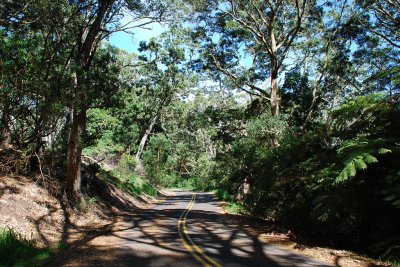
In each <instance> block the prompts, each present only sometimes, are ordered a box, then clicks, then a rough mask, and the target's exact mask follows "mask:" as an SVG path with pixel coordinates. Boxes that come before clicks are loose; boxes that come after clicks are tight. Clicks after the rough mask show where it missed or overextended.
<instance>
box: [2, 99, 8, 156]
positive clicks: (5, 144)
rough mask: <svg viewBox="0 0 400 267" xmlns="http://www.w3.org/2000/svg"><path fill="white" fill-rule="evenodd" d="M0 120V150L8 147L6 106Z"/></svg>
mask: <svg viewBox="0 0 400 267" xmlns="http://www.w3.org/2000/svg"><path fill="white" fill-rule="evenodd" d="M1 113H2V114H1V118H0V149H1V148H9V147H10V131H9V129H8V120H7V118H8V113H9V112H8V105H5V106H4V108H3V110H2V112H1Z"/></svg>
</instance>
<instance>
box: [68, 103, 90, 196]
mask: <svg viewBox="0 0 400 267" xmlns="http://www.w3.org/2000/svg"><path fill="white" fill-rule="evenodd" d="M85 128H86V109H81V110H80V111H78V112H75V110H74V113H73V121H72V126H71V131H70V135H69V142H68V166H67V193H68V196H69V197H70V199H71V200H72V201H73V202H77V201H78V200H79V199H80V197H81V156H82V141H83V140H82V139H83V134H84V131H85Z"/></svg>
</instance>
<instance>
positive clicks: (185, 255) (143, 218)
mask: <svg viewBox="0 0 400 267" xmlns="http://www.w3.org/2000/svg"><path fill="white" fill-rule="evenodd" d="M191 197H192V195H191V194H190V193H187V194H179V195H177V196H175V197H173V198H170V199H168V200H166V201H165V202H163V203H162V204H160V205H158V206H157V207H156V209H148V210H138V211H136V212H135V213H132V212H131V213H124V214H122V215H120V216H119V217H118V219H117V220H116V221H115V222H114V223H112V224H110V225H107V226H106V227H104V229H98V230H97V231H92V232H88V233H86V235H85V238H82V239H79V240H75V241H74V242H72V243H71V244H70V248H69V249H68V250H67V251H65V252H64V253H63V255H60V257H58V258H57V260H56V261H54V262H53V263H51V264H49V266H174V267H178V266H202V264H200V263H199V262H198V261H196V259H195V258H194V257H192V256H191V255H190V253H189V252H188V251H187V249H186V248H185V247H184V246H183V244H182V240H181V238H180V236H179V234H178V225H177V222H178V219H179V218H180V216H181V215H182V213H184V211H185V208H186V205H187V204H188V203H189V202H190V200H191ZM210 201H211V204H210ZM182 202H183V203H184V204H183V205H184V206H183V207H181V206H176V205H177V203H182ZM205 203H208V204H207V205H208V208H210V205H211V207H212V205H218V204H217V202H216V201H215V199H213V196H211V195H209V194H199V195H198V196H197V198H196V204H197V205H196V206H195V208H194V209H192V210H191V211H190V213H189V214H188V218H187V221H186V225H187V228H188V233H189V236H190V238H191V239H192V240H193V241H194V243H195V244H196V245H197V246H198V247H200V248H201V250H202V251H204V252H205V254H206V255H207V256H208V257H211V258H212V259H214V260H215V261H217V262H218V263H220V264H221V265H222V266H317V265H318V266H322V265H319V264H318V263H315V262H312V261H310V260H309V259H307V258H305V257H303V256H299V255H297V254H294V253H291V252H289V251H285V250H283V249H278V248H276V247H273V246H271V245H268V244H264V243H263V242H261V241H260V240H259V237H258V236H257V235H256V234H254V233H252V232H249V231H248V230H246V227H244V226H246V225H245V224H243V223H248V222H244V221H241V220H240V219H239V220H238V218H240V216H235V215H226V214H221V213H217V212H215V211H208V210H202V204H205ZM214 208H216V207H214ZM235 221H236V223H232V222H235Z"/></svg>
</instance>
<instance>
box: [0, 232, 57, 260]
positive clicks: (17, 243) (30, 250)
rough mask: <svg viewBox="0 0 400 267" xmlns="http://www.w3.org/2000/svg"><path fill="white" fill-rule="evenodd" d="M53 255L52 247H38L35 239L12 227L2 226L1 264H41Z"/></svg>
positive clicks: (0, 238) (0, 237) (0, 241)
mask: <svg viewBox="0 0 400 267" xmlns="http://www.w3.org/2000/svg"><path fill="white" fill-rule="evenodd" d="M51 255H52V251H51V249H50V248H38V247H37V246H36V244H35V242H34V241H32V240H29V239H27V238H26V237H24V236H22V235H20V234H18V233H16V232H15V231H13V230H11V229H4V228H0V266H1V267H3V266H7V267H8V266H18V267H24V266H26V267H28V266H29V267H31V266H41V265H42V263H43V262H44V261H45V260H47V259H49V258H50V257H51Z"/></svg>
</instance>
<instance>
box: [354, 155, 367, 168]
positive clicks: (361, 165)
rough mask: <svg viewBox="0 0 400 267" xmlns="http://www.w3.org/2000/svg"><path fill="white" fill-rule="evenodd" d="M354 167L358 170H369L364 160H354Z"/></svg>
mask: <svg viewBox="0 0 400 267" xmlns="http://www.w3.org/2000/svg"><path fill="white" fill-rule="evenodd" d="M354 165H355V167H356V169H358V170H365V169H366V168H367V164H366V163H365V161H364V160H363V159H362V158H357V159H355V160H354Z"/></svg>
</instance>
